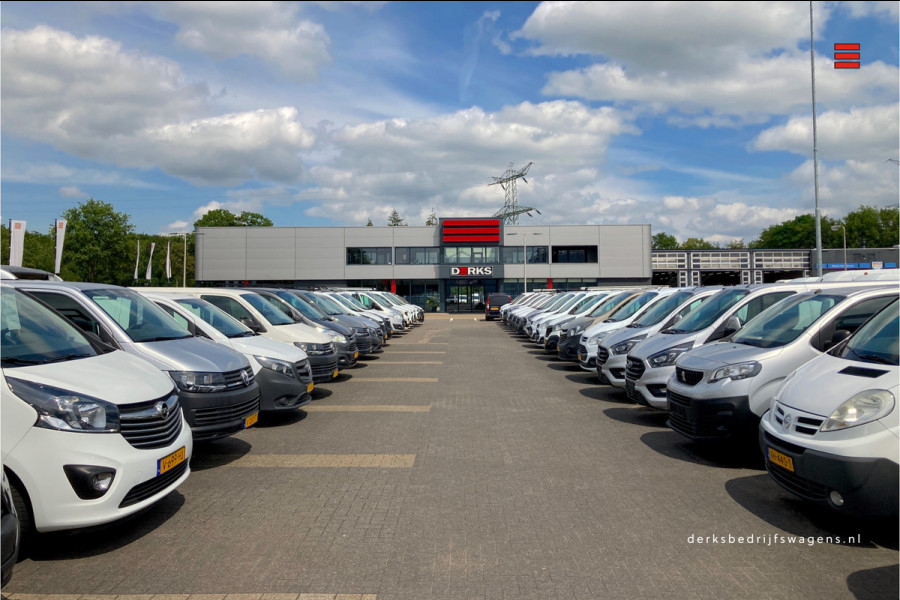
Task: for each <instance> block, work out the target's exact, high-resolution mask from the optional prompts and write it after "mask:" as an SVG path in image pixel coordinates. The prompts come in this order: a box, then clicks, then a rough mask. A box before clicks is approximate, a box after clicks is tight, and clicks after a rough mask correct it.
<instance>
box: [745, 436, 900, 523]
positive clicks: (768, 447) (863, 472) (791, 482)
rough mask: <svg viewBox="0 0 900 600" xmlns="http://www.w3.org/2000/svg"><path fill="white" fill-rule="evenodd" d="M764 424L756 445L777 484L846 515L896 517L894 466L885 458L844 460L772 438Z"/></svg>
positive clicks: (846, 458)
mask: <svg viewBox="0 0 900 600" xmlns="http://www.w3.org/2000/svg"><path fill="white" fill-rule="evenodd" d="M764 425H765V426H764V427H760V428H759V444H760V448H761V449H762V451H763V454H764V458H765V460H766V470H767V471H768V473H769V476H770V477H771V478H772V479H774V480H775V482H776V483H777V484H778V485H780V486H781V487H783V488H784V489H786V490H787V491H789V492H791V493H793V494H795V495H797V496H800V497H801V498H804V499H806V500H809V501H811V502H814V503H817V504H821V505H825V506H828V507H830V508H832V509H834V510H837V511H840V512H842V513H845V514H848V515H854V516H873V517H874V516H896V515H897V504H898V493H897V490H898V486H900V477H898V471H900V469H898V465H897V463H895V462H893V461H891V460H888V459H886V458H859V457H847V456H839V455H836V454H829V453H826V452H822V451H819V450H812V449H810V448H804V447H802V446H798V445H796V444H791V443H789V442H785V441H783V440H781V439H779V438H777V437H775V436H774V435H773V434H772V433H770V432H769V431H767V430H766V428H767V427H768V424H767V423H765V419H764ZM886 433H887V432H886ZM772 451H775V452H777V453H780V454H782V455H784V456H787V457H788V458H790V461H791V462H790V466H791V467H792V468H793V470H790V469H788V468H786V467H784V466H781V465H779V464H776V463H774V462H772V458H773V455H772V454H771V452H772ZM774 457H777V455H774ZM776 460H777V458H776ZM782 462H783V460H782ZM832 492H837V493H838V494H840V497H841V499H842V500H843V503H842V504H841V505H840V506H838V505H836V504H835V503H834V501H833V499H832V496H833V494H832Z"/></svg>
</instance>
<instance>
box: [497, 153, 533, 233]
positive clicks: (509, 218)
mask: <svg viewBox="0 0 900 600" xmlns="http://www.w3.org/2000/svg"><path fill="white" fill-rule="evenodd" d="M533 164H534V163H533V162H529V163H528V164H527V165H525V166H524V167H522V168H521V169H516V167H515V165H514V164H513V163H509V167H508V168H507V169H506V172H505V173H504V174H503V175H501V176H500V177H493V178H492V179H493V180H494V183H489V184H488V185H499V186H500V187H502V188H503V191H504V192H505V193H506V199H505V202H504V203H503V208H501V209H500V210H498V211H497V212H495V213H494V214H493V216H494V217H495V218H500V219H503V224H504V225H518V224H519V215H521V214H528V216H531V214H530V213H531V211H534V212H536V213H537V214H541V211H539V210H538V209H536V208H533V207H530V206H519V196H518V192H517V190H516V181H517V180H519V179H521V180H522V181H524V182H525V183H528V180H527V179H525V174H526V173H528V169H530V168H531V165H533Z"/></svg>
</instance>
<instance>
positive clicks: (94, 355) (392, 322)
mask: <svg viewBox="0 0 900 600" xmlns="http://www.w3.org/2000/svg"><path fill="white" fill-rule="evenodd" d="M0 298H2V306H0V336H2V353H0V359H2V376H3V382H4V384H3V385H2V386H0V395H2V397H0V400H2V414H3V418H2V435H0V445H2V459H3V467H4V478H5V479H8V484H9V496H10V497H11V505H12V506H11V507H10V508H11V509H14V510H8V511H7V510H6V508H5V509H4V512H5V513H14V514H15V515H16V519H15V521H16V523H17V525H18V528H17V529H18V534H17V535H19V536H28V535H29V534H31V533H32V532H34V531H39V532H44V531H54V530H60V529H71V528H77V527H85V526H92V525H98V524H101V523H106V522H110V521H113V520H116V519H119V518H121V517H124V516H126V515H129V514H132V513H135V512H137V511H140V510H142V509H144V508H146V507H147V506H149V505H151V504H153V503H154V502H156V501H157V500H159V499H161V498H162V497H163V496H165V495H166V494H168V493H169V492H171V491H172V490H174V489H175V488H176V487H177V486H179V485H180V484H181V483H182V482H184V481H185V479H186V478H187V477H188V475H189V473H190V459H191V455H192V451H193V447H194V444H195V443H196V442H204V441H209V440H215V439H219V438H222V437H225V436H229V435H232V434H234V433H236V432H239V431H241V430H243V429H245V428H247V427H250V426H252V425H253V424H254V423H255V422H256V421H257V419H258V418H259V415H260V414H261V413H279V412H284V411H294V410H297V409H298V408H301V407H302V406H304V405H306V404H307V403H309V402H310V400H311V392H312V391H313V388H314V386H315V385H317V384H320V383H327V382H329V381H332V380H334V379H335V378H336V377H337V376H338V374H339V372H340V370H342V369H345V368H350V367H353V366H354V365H355V364H356V362H357V360H358V359H359V356H360V355H365V354H369V353H377V352H381V351H382V348H383V345H384V344H385V343H386V341H387V340H388V339H389V338H390V337H392V336H393V335H394V334H396V333H398V332H402V331H404V330H405V329H407V328H408V327H411V326H413V325H415V324H417V323H420V322H422V321H423V320H424V311H422V309H421V308H419V307H418V306H414V305H410V304H407V303H406V302H405V301H404V300H403V299H402V298H400V297H398V296H396V295H394V294H390V293H384V292H381V293H379V292H373V291H361V290H344V291H335V290H332V291H304V290H283V289H246V288H239V289H218V288H178V289H175V288H124V287H118V286H111V285H103V284H92V283H70V282H54V281H29V280H15V281H4V282H3V285H2V286H0ZM6 505H7V503H6V502H4V507H6ZM8 535H12V534H11V533H10V534H7V532H6V527H5V526H4V540H3V541H4V549H6V548H8V547H9V546H8V545H7V543H6V542H7V541H8V540H7V536H8ZM8 561H9V557H8V556H4V573H5V574H6V573H8V572H9V571H8V570H7V567H8V566H9V565H7V562H8ZM12 561H13V562H14V561H15V559H14V558H13V559H12Z"/></svg>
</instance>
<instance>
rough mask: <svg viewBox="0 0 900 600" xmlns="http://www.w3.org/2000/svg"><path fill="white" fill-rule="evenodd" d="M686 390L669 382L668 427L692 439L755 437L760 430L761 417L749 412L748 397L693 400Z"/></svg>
mask: <svg viewBox="0 0 900 600" xmlns="http://www.w3.org/2000/svg"><path fill="white" fill-rule="evenodd" d="M683 387H684V386H678V387H676V386H674V385H671V382H670V385H669V386H668V387H667V388H666V398H667V400H668V408H669V419H668V421H666V424H667V425H668V426H669V427H670V428H672V429H674V430H675V431H677V432H678V433H680V434H681V435H683V436H686V437H689V438H691V439H692V440H723V439H729V438H733V437H737V436H739V435H741V434H754V433H755V432H756V430H757V428H758V427H759V417H757V416H756V415H754V414H753V413H752V412H751V411H750V398H749V397H747V396H734V397H731V398H693V397H691V396H690V395H688V394H687V393H685V390H684V389H683ZM751 439H753V438H752V437H751Z"/></svg>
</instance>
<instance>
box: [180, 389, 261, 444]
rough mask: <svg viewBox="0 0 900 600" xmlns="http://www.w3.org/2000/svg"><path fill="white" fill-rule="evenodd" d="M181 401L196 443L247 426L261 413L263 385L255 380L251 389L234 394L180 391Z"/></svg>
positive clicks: (222, 435) (219, 436)
mask: <svg viewBox="0 0 900 600" xmlns="http://www.w3.org/2000/svg"><path fill="white" fill-rule="evenodd" d="M178 399H179V400H180V401H181V405H182V407H183V408H184V418H185V420H186V421H187V422H188V425H190V426H191V431H192V432H193V434H194V441H195V442H196V441H206V440H214V439H217V438H221V437H226V436H229V435H232V434H235V433H237V432H238V431H241V430H242V429H244V428H245V427H247V424H248V418H251V417H253V416H254V415H256V414H258V413H259V401H260V398H259V385H258V384H257V383H256V382H255V381H254V382H253V383H251V384H250V385H249V386H248V387H245V388H241V389H239V390H234V391H230V392H220V393H196V392H184V391H181V390H179V391H178ZM250 420H251V421H252V418H251V419H250ZM251 424H252V423H251Z"/></svg>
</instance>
